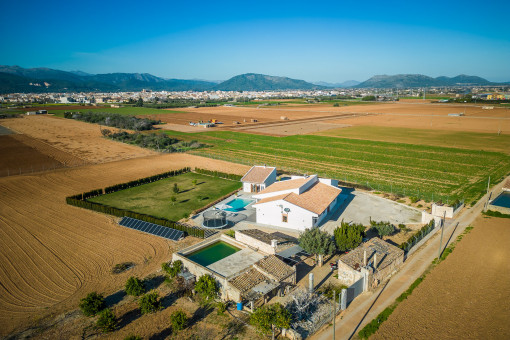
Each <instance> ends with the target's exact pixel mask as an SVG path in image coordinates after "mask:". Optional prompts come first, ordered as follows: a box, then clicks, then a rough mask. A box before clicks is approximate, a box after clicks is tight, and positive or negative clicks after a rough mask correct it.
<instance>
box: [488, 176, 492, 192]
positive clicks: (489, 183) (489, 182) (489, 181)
mask: <svg viewBox="0 0 510 340" xmlns="http://www.w3.org/2000/svg"><path fill="white" fill-rule="evenodd" d="M490 185H491V176H489V180H488V181H487V193H489V187H490Z"/></svg>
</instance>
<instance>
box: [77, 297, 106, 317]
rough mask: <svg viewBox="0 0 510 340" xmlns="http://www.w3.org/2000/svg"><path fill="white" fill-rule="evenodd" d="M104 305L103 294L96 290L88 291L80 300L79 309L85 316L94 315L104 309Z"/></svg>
mask: <svg viewBox="0 0 510 340" xmlns="http://www.w3.org/2000/svg"><path fill="white" fill-rule="evenodd" d="M105 307H106V304H105V301H104V297H103V295H102V294H98V293H96V292H92V293H89V294H88V295H87V296H86V297H85V298H83V299H81V301H80V309H81V311H82V312H83V314H85V315H86V316H94V315H96V314H97V313H99V312H100V311H102V310H103V309H105Z"/></svg>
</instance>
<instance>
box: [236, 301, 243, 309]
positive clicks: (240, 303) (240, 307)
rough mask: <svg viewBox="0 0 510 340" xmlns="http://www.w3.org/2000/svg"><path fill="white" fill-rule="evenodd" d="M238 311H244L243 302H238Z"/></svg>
mask: <svg viewBox="0 0 510 340" xmlns="http://www.w3.org/2000/svg"><path fill="white" fill-rule="evenodd" d="M237 310H243V303H242V302H238V303H237Z"/></svg>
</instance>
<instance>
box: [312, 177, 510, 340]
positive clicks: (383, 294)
mask: <svg viewBox="0 0 510 340" xmlns="http://www.w3.org/2000/svg"><path fill="white" fill-rule="evenodd" d="M508 178H510V177H508ZM504 182H505V180H503V181H502V182H501V183H499V184H498V185H496V186H495V187H494V188H492V192H494V193H495V194H497V193H499V192H500V191H501V188H502V186H503V183H504ZM488 197H489V195H488V194H487V195H485V196H484V197H483V198H481V199H480V200H479V201H478V203H477V204H475V206H473V207H472V208H465V209H464V210H463V211H462V212H461V213H460V215H458V216H457V217H456V218H455V219H453V220H451V221H448V222H447V224H446V227H445V230H444V236H443V246H442V249H444V248H445V247H446V246H448V244H449V243H451V242H453V241H454V240H455V238H456V237H457V236H458V235H459V234H461V233H462V232H463V231H464V229H465V228H466V227H467V226H469V225H470V224H472V223H473V222H474V220H475V218H476V217H477V216H478V215H479V214H480V213H481V211H482V210H483V207H484V204H485V203H486V201H487V199H488ZM440 236H441V232H437V233H436V234H435V235H434V237H432V238H431V239H430V240H429V241H427V242H426V243H425V244H424V245H423V246H422V247H421V249H420V250H418V251H417V252H415V253H414V254H413V255H412V256H411V257H410V258H409V259H407V261H406V262H404V264H403V266H402V267H401V268H400V270H399V271H398V273H397V274H395V275H394V276H393V277H392V278H391V279H390V280H389V281H388V282H387V283H386V284H384V285H382V287H379V288H378V289H377V290H376V291H374V292H369V293H365V294H362V295H361V296H359V297H358V298H356V299H355V300H354V301H353V303H352V304H351V305H350V306H349V307H348V308H347V310H346V311H344V312H343V313H342V314H341V315H339V316H337V319H336V332H335V339H351V338H357V333H358V332H359V331H360V330H361V329H362V328H363V327H364V326H365V325H366V324H367V323H369V322H370V321H372V319H374V318H375V317H376V316H377V315H378V314H379V313H381V312H382V311H383V310H384V309H385V308H386V307H388V306H389V305H390V304H391V303H393V302H394V301H395V299H396V298H397V297H398V296H399V295H400V294H402V293H403V292H404V291H405V290H407V289H408V288H409V286H410V285H411V283H413V282H414V281H415V280H416V279H417V278H418V277H420V276H421V275H422V274H423V272H424V271H425V270H426V269H427V267H428V266H429V265H430V264H431V262H432V261H433V260H434V258H436V257H437V256H438V250H439V242H440ZM332 333H333V329H332V327H331V326H326V327H325V328H324V329H323V330H322V331H321V332H318V333H316V334H315V335H313V336H312V337H311V339H316V340H319V339H320V340H326V339H332V338H333V336H332V335H333V334H332Z"/></svg>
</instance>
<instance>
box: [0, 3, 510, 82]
mask: <svg viewBox="0 0 510 340" xmlns="http://www.w3.org/2000/svg"><path fill="white" fill-rule="evenodd" d="M507 8H508V7H507V3H506V2H504V1H494V0H490V1H488V2H484V3H483V4H480V3H479V2H474V1H457V0H455V1H448V2H440V1H429V2H426V3H418V2H404V1H402V2H400V1H387V2H379V1H366V2H364V3H355V2H341V1H336V2H329V1H328V2H320V3H317V2H315V3H310V2H299V1H292V2H291V1H279V2H277V3H276V2H275V3H273V2H269V1H259V2H253V3H247V2H246V3H245V2H237V1H222V2H200V1H195V2H193V3H190V2H176V1H170V2H168V1H165V2H163V1H157V2H149V3H146V4H143V5H141V4H140V2H134V1H123V2H120V1H101V2H100V1H97V0H93V1H89V2H87V3H79V2H64V1H49V2H40V1H33V0H31V1H16V2H15V1H9V2H4V3H3V4H2V12H1V20H0V29H1V32H3V33H4V34H3V38H4V39H3V42H2V47H1V52H2V53H0V64H3V65H19V66H22V67H27V68H29V67H50V68H56V69H62V70H67V71H71V70H80V71H84V72H89V73H113V72H128V73H132V72H140V73H151V74H154V75H156V76H160V77H166V78H180V79H193V78H195V79H207V80H225V79H228V78H230V77H232V76H235V75H238V74H242V73H262V74H270V75H278V76H287V77H291V78H297V79H304V80H307V81H327V82H343V81H346V80H351V79H355V80H358V81H363V80H366V79H368V78H370V77H371V76H373V75H376V74H401V73H420V74H425V75H428V76H432V77H437V76H442V75H444V76H456V75H459V74H469V75H477V76H481V77H484V78H486V79H488V80H491V81H510V63H509V62H508V60H510V28H509V27H508V24H507V11H506V9H507Z"/></svg>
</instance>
